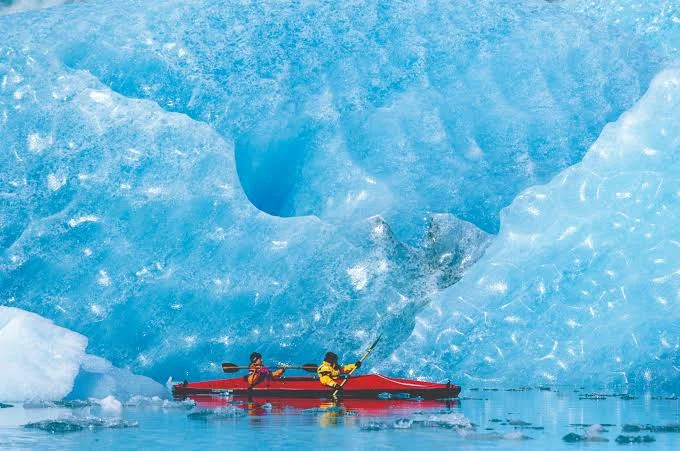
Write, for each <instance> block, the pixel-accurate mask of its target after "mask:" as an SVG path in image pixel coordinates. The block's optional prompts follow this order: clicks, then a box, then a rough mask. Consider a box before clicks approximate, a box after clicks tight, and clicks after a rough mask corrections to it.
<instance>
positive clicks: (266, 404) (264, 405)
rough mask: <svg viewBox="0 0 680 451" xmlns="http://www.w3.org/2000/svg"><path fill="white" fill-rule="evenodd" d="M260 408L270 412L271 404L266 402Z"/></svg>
mask: <svg viewBox="0 0 680 451" xmlns="http://www.w3.org/2000/svg"><path fill="white" fill-rule="evenodd" d="M260 407H262V408H263V409H264V410H272V403H270V402H266V403H264V404H262V405H261V406H260Z"/></svg>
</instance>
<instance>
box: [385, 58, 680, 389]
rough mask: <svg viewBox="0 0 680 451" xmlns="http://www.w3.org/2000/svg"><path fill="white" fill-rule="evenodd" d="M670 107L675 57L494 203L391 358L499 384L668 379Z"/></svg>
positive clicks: (673, 226) (672, 286)
mask: <svg viewBox="0 0 680 451" xmlns="http://www.w3.org/2000/svg"><path fill="white" fill-rule="evenodd" d="M678 117H680V70H678V69H677V68H674V69H668V70H665V71H663V72H662V73H660V74H659V75H658V76H657V77H656V78H655V79H654V81H653V82H652V84H651V86H650V88H649V90H648V91H647V93H646V94H645V95H644V97H643V98H642V99H641V100H640V101H639V102H638V103H637V104H636V105H635V106H634V107H633V108H632V109H631V110H630V111H628V112H626V113H625V114H624V115H622V116H621V118H620V119H619V120H618V121H617V122H615V123H612V124H610V125H608V126H607V127H606V128H605V129H604V131H603V132H602V134H601V135H600V137H599V139H598V140H597V142H596V143H595V144H594V145H593V146H592V147H591V148H590V150H589V151H588V154H587V155H586V156H585V157H584V159H583V161H582V162H580V163H579V164H577V165H574V166H572V167H570V168H569V169H567V170H565V171H563V172H562V173H560V174H559V175H557V176H556V177H555V178H554V179H553V180H552V181H551V182H550V183H548V184H546V185H541V186H536V187H533V188H531V189H528V190H526V191H524V192H523V193H521V194H520V195H519V196H518V197H517V198H516V199H515V200H514V202H513V203H512V205H511V206H509V207H508V208H506V209H505V210H504V212H503V219H502V226H501V230H500V233H499V235H498V237H497V238H496V239H495V240H494V242H493V243H492V244H491V246H490V247H489V248H488V249H487V250H486V253H485V255H484V257H482V259H481V260H480V261H478V262H477V263H476V264H475V266H474V267H473V268H472V269H471V270H470V271H469V272H467V273H466V274H465V276H464V277H463V279H461V281H460V282H458V283H457V284H456V285H453V286H452V287H449V288H448V289H446V290H445V291H443V292H441V293H440V294H438V295H437V296H435V299H434V300H433V302H432V303H431V304H429V305H428V306H427V307H426V308H425V309H424V310H423V311H422V312H421V313H419V314H418V315H417V319H416V326H415V329H414V332H413V334H412V335H411V337H410V338H409V339H408V340H407V341H406V342H405V343H404V344H403V346H402V348H401V349H400V350H399V351H397V352H395V353H394V358H395V361H394V362H390V363H389V365H388V366H389V368H390V369H393V368H394V366H395V365H401V367H402V368H403V369H404V370H406V371H408V370H411V371H412V372H413V373H414V374H415V375H419V374H423V375H425V374H427V375H429V376H431V377H432V376H434V377H440V375H441V376H451V374H450V372H454V373H453V374H454V375H455V376H457V377H458V378H460V380H463V381H465V380H468V381H480V382H484V381H496V383H497V384H512V385H518V384H534V383H536V384H545V383H550V384H553V383H558V382H559V383H563V384H566V383H573V384H579V385H584V384H594V383H598V384H612V385H614V384H629V386H631V387H655V388H658V389H666V390H674V389H676V388H678V384H679V383H680V379H679V378H678V376H677V375H678V367H677V362H678V348H679V346H680V343H679V341H678V336H677V329H678V321H679V318H680V316H679V314H678V309H677V304H678V293H679V292H680V277H678V274H679V271H680V270H679V269H678V261H680V242H679V241H678V234H677V223H678V211H680V178H678V177H677V174H678V173H680V159H679V158H677V155H678V152H679V151H680V148H679V147H678V142H679V140H680V127H678V126H677V125H678ZM532 211H534V213H535V211H538V212H539V213H540V214H539V215H538V216H536V215H534V213H532ZM605 328H606V329H607V330H617V331H618V332H617V333H616V334H608V335H606V336H603V335H602V333H601V332H602V330H603V329H605ZM414 356H416V357H415V358H414ZM424 368H427V371H426V372H423V371H424V370H423V369H424Z"/></svg>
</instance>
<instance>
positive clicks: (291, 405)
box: [189, 395, 460, 416]
mask: <svg viewBox="0 0 680 451" xmlns="http://www.w3.org/2000/svg"><path fill="white" fill-rule="evenodd" d="M189 398H190V399H192V400H193V401H194V402H195V403H196V407H197V408H198V409H217V408H220V407H228V406H235V407H240V408H242V409H244V410H246V411H248V412H249V413H252V414H255V415H268V414H274V415H281V414H284V415H285V414H290V409H296V410H299V411H302V413H312V414H314V413H318V414H321V413H323V412H325V411H328V412H334V411H335V412H337V411H338V409H341V410H344V411H348V412H353V413H359V414H361V415H371V416H383V415H394V414H395V412H403V413H404V414H409V413H412V412H414V411H422V410H424V409H437V408H439V409H442V408H452V407H459V406H460V401H458V400H457V399H453V400H451V399H446V400H434V399H428V400H422V401H418V400H413V399H356V398H355V399H343V400H339V401H333V400H319V399H312V398H274V399H272V400H271V401H270V400H266V399H263V398H258V400H257V402H254V401H248V399H247V398H245V397H231V396H229V397H224V396H215V395H190V396H189Z"/></svg>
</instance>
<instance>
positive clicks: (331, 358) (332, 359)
mask: <svg viewBox="0 0 680 451" xmlns="http://www.w3.org/2000/svg"><path fill="white" fill-rule="evenodd" d="M323 359H324V360H325V361H326V362H328V363H337V362H338V355H337V354H336V353H334V352H330V351H329V352H327V353H326V357H324V358H323Z"/></svg>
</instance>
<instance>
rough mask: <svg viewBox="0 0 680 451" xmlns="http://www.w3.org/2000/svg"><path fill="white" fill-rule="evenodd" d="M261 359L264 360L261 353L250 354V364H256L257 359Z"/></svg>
mask: <svg viewBox="0 0 680 451" xmlns="http://www.w3.org/2000/svg"><path fill="white" fill-rule="evenodd" d="M261 358H262V354H260V353H259V352H253V353H252V354H250V363H255V361H256V360H257V359H261Z"/></svg>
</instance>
